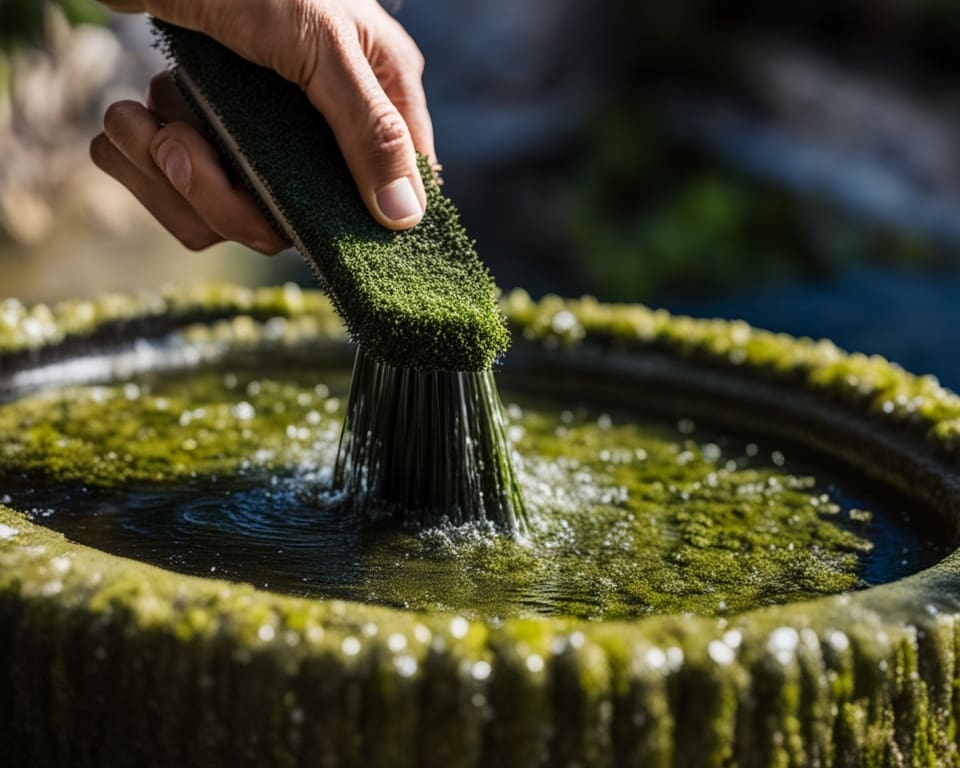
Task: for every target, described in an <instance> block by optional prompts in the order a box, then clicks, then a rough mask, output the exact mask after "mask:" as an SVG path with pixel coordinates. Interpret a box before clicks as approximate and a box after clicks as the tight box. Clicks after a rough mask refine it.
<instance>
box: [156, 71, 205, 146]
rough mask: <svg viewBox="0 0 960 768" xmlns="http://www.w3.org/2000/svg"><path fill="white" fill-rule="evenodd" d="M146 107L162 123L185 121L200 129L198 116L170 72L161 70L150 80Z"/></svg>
mask: <svg viewBox="0 0 960 768" xmlns="http://www.w3.org/2000/svg"><path fill="white" fill-rule="evenodd" d="M147 109H149V110H150V111H151V112H153V113H154V114H155V115H156V116H157V117H159V118H160V120H161V121H162V122H164V123H177V122H180V123H187V124H188V125H192V126H193V127H194V128H196V129H197V130H198V131H199V130H201V125H202V124H201V121H200V118H199V117H197V114H196V113H195V112H194V111H193V110H192V109H191V108H190V105H189V104H187V102H186V100H185V99H184V98H183V95H182V94H181V93H180V89H179V88H178V87H177V82H176V80H174V79H173V73H171V72H161V73H160V74H158V75H156V76H155V77H154V78H153V79H152V80H151V81H150V87H149V88H148V89H147Z"/></svg>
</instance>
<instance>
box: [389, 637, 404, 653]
mask: <svg viewBox="0 0 960 768" xmlns="http://www.w3.org/2000/svg"><path fill="white" fill-rule="evenodd" d="M406 647H407V638H406V636H405V635H401V634H400V633H399V632H394V633H393V634H392V635H390V637H388V638H387V648H389V649H390V650H391V651H392V652H393V653H400V651H402V650H404V649H405V648H406Z"/></svg>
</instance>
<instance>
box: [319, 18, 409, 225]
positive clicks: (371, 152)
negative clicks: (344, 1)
mask: <svg viewBox="0 0 960 768" xmlns="http://www.w3.org/2000/svg"><path fill="white" fill-rule="evenodd" d="M306 91H307V95H308V96H309V97H310V99H311V101H312V102H313V103H314V105H315V106H316V107H317V108H318V109H319V110H320V111H321V112H322V113H323V115H324V117H326V119H327V122H328V123H329V124H330V127H331V128H332V129H333V132H334V134H335V135H336V137H337V142H338V143H339V145H340V149H341V150H342V151H343V156H344V158H345V159H346V161H347V165H348V166H349V168H350V172H351V173H352V174H353V177H354V179H355V180H356V182H357V187H358V189H359V190H360V195H361V197H362V198H363V200H364V202H365V203H366V205H367V208H368V209H369V210H370V213H371V214H372V215H373V217H374V218H375V219H376V220H377V221H378V222H380V224H382V225H383V226H385V227H387V228H388V229H395V230H397V229H407V228H409V227H412V226H414V225H415V224H417V223H418V222H419V221H420V219H421V218H422V217H423V212H424V210H425V207H426V193H425V192H424V189H423V181H422V180H421V178H420V173H419V170H418V169H417V162H416V153H415V151H414V144H413V138H412V136H411V134H410V130H409V128H408V127H407V123H406V121H405V120H404V119H403V116H402V115H401V114H400V111H399V109H398V108H397V107H396V106H395V105H394V104H393V102H392V101H391V100H390V97H389V96H388V95H387V94H386V92H385V91H384V89H383V87H382V86H381V85H380V83H379V81H378V80H377V77H376V74H375V73H374V71H373V69H372V68H371V66H370V63H369V62H368V61H367V58H366V56H365V55H364V53H363V51H362V49H361V48H360V44H359V42H358V40H357V39H356V38H355V37H352V36H349V35H348V36H346V37H344V38H342V39H339V40H338V41H337V43H336V45H334V46H333V47H330V48H327V49H325V50H324V51H323V55H322V56H321V59H320V62H319V66H318V67H317V70H316V74H315V75H314V76H313V77H311V78H310V79H309V81H308V83H307V87H306Z"/></svg>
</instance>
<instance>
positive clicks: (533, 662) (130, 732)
mask: <svg viewBox="0 0 960 768" xmlns="http://www.w3.org/2000/svg"><path fill="white" fill-rule="evenodd" d="M511 302H516V304H515V305H514V306H512V307H511ZM505 307H506V311H507V314H508V316H509V317H510V318H511V320H512V321H513V322H514V324H515V327H517V328H518V329H520V330H521V332H524V333H526V331H525V329H533V330H532V331H530V332H529V333H526V335H527V336H528V337H529V338H531V339H533V340H540V341H542V343H544V344H547V345H551V344H557V345H559V344H569V343H575V342H576V341H577V338H575V337H576V336H577V334H578V333H580V336H579V338H583V337H585V336H586V337H592V338H594V339H596V340H599V341H603V342H605V343H611V344H614V345H619V346H622V347H624V348H628V349H629V348H637V347H642V346H643V345H654V346H655V347H656V348H658V349H672V350H674V351H675V352H676V354H683V355H686V354H692V355H697V356H700V357H701V358H702V359H707V360H714V361H715V362H716V363H717V364H718V365H721V364H722V365H733V366H738V367H741V368H743V369H744V370H748V371H750V373H749V374H747V375H761V376H765V377H768V378H771V379H772V380H777V378H778V377H780V378H782V380H783V381H784V382H791V383H794V384H795V383H797V382H799V384H800V386H803V387H807V388H810V389H811V390H812V391H817V392H821V393H823V394H824V396H827V397H832V398H835V399H836V400H837V401H838V402H841V403H842V404H843V407H846V408H856V409H858V410H859V411H861V412H864V413H868V414H869V415H870V416H871V418H874V417H875V418H877V419H879V420H881V421H883V420H884V419H887V420H890V423H891V424H894V425H899V427H898V428H900V429H905V430H906V431H908V432H910V433H911V434H922V435H923V436H924V439H925V440H927V441H928V443H927V445H928V447H929V449H930V450H931V451H938V452H939V451H940V450H941V449H944V451H945V452H947V453H949V451H950V450H951V449H952V443H951V441H950V440H946V441H942V442H938V441H940V438H941V437H942V436H943V435H949V434H951V429H953V427H949V426H948V427H946V428H942V429H941V428H940V427H941V426H942V425H944V424H948V425H949V423H950V422H951V421H952V420H954V419H955V418H956V416H955V413H956V412H955V410H954V409H956V408H957V403H956V398H955V396H953V395H951V394H950V393H948V392H946V391H943V390H938V388H937V386H936V383H935V382H933V381H931V380H929V379H917V378H916V377H912V376H911V375H910V374H906V373H904V372H902V371H900V370H899V369H897V368H896V367H894V366H890V365H889V364H887V363H885V362H884V361H881V360H878V359H873V358H871V359H866V358H864V359H863V360H861V359H859V358H857V356H848V355H845V354H844V353H841V352H839V351H838V350H836V349H835V348H833V347H832V345H829V343H828V342H808V341H803V340H793V339H789V338H786V337H775V336H773V335H771V334H766V335H765V334H763V332H757V331H753V330H752V329H749V328H747V329H746V330H742V327H741V326H740V325H738V324H731V323H719V321H718V322H708V323H704V322H702V321H687V320H683V319H671V318H669V317H664V316H663V315H662V314H661V313H656V312H650V310H644V309H642V308H635V307H624V308H609V307H604V306H603V305H599V304H596V303H595V302H590V301H589V300H584V301H581V302H580V303H577V302H572V303H571V302H562V301H560V300H553V299H547V300H545V301H544V302H541V303H540V304H534V303H532V302H525V301H523V300H522V296H520V297H519V298H518V295H517V294H514V296H512V297H511V298H510V299H508V300H507V301H506V303H505ZM563 312H566V313H568V315H569V317H568V316H567V315H563V314H560V313H563ZM294 314H296V313H294ZM558 315H559V317H558ZM648 319H650V321H651V322H652V323H653V326H652V327H653V328H654V332H652V333H649V334H646V335H645V332H644V331H643V328H642V327H641V326H643V327H646V326H644V325H643V324H644V323H647V320H648ZM578 328H579V329H580V331H579V332H578V330H577V329H578ZM638 328H640V330H638ZM657 328H659V330H657ZM549 339H553V341H550V340H549ZM725 339H726V341H725ZM58 343H60V342H58ZM740 349H743V350H744V351H745V354H746V358H742V357H741V355H740V354H738V353H737V350H740ZM0 362H2V359H0ZM853 371H857V372H858V373H853ZM851 376H855V377H856V378H857V382H858V383H857V384H856V385H855V384H854V383H853V382H852V380H851V378H850V377H851ZM831 382H833V383H831ZM864 382H868V383H869V384H870V386H869V387H867V386H864V385H863V383H864ZM826 387H833V389H828V390H825V388H826ZM907 391H910V392H915V393H917V394H915V395H914V396H913V398H914V399H913V405H912V406H910V407H909V408H908V406H907V405H903V404H902V403H901V402H900V400H899V399H897V398H899V394H902V393H903V392H907ZM890 396H893V397H894V398H895V399H894V402H895V408H894V409H887V408H885V407H883V403H885V402H887V399H886V398H888V397H890ZM878 406H879V407H878ZM896 406H902V408H903V409H904V410H902V411H897V408H896ZM958 574H960V558H958V556H957V555H956V554H954V555H952V556H950V557H949V558H947V559H946V560H945V561H943V562H942V563H940V564H938V565H937V566H935V567H934V568H931V569H929V570H927V571H925V572H923V573H920V574H917V575H915V576H912V577H910V578H908V579H905V580H903V581H901V582H898V583H895V584H890V585H886V586H883V587H877V588H874V589H870V590H867V591H864V592H862V593H856V594H852V595H841V596H837V597H832V598H826V599H823V600H818V601H815V602H809V603H801V604H794V605H789V606H783V607H776V608H768V609H762V610H758V611H753V612H750V613H747V614H744V615H741V616H738V617H735V618H733V619H729V620H727V619H704V618H694V617H684V616H668V617H651V618H648V619H644V620H640V621H637V622H633V623H576V622H570V621H560V620H552V619H540V620H524V621H509V622H505V623H503V624H502V625H496V624H485V623H482V622H477V621H467V620H465V619H464V618H461V617H456V616H449V615H447V616H421V615H415V614H411V613H407V612H404V611H398V610H391V609H387V608H378V607H372V606H363V605H358V604H352V603H343V602H338V601H313V600H299V599H295V598H289V597H285V596H281V595H277V594H273V593H268V592H261V591H257V590H255V589H253V588H251V587H246V586H242V585H236V584H230V583H226V582H222V581H214V580H208V579H198V578H192V577H187V576H181V575H179V574H173V573H169V572H166V571H163V570H161V569H157V568H154V567H151V566H147V565H145V564H142V563H139V562H135V561H131V560H125V559H122V558H118V557H115V556H112V555H107V554H105V553H102V552H99V551H96V550H92V549H89V548H86V547H82V546H79V545H76V544H73V543H70V542H68V541H66V540H65V539H64V538H63V537H62V536H60V535H59V534H57V533H55V532H52V531H50V530H49V529H45V528H43V527H41V526H36V525H34V524H32V523H30V522H29V521H27V520H26V519H25V518H24V517H23V516H22V515H20V514H18V513H16V512H14V511H12V510H9V509H6V508H0V660H2V662H0V764H10V765H21V764H22V765H36V766H47V765H75V766H83V765H103V764H110V765H117V766H123V765H128V764H129V765H138V766H153V765H158V766H159V765H171V764H180V765H183V766H192V765H197V766H200V765H202V766H217V765H224V766H226V765H230V766H235V765H258V766H262V765H282V766H299V765H375V766H378V765H384V766H386V765H391V766H392V765H401V766H402V765H409V766H432V765H438V766H439V765H444V766H489V765H494V764H508V765H531V766H533V765H542V764H548V765H558V766H559V765H570V764H574V763H579V764H583V765H591V766H605V765H644V766H646V765H652V766H668V765H690V766H714V765H715V766H721V765H723V766H727V765H743V766H767V765H770V766H808V765H817V764H820V765H827V766H829V765H844V766H846V765H858V766H859V765H863V766H870V765H955V764H960V756H958V752H957V746H956V733H957V730H956V726H957V718H958V713H960V696H958V694H957V693H956V691H957V690H960V671H958V668H957V648H958V647H960V646H958V635H957V621H958V617H960V576H958Z"/></svg>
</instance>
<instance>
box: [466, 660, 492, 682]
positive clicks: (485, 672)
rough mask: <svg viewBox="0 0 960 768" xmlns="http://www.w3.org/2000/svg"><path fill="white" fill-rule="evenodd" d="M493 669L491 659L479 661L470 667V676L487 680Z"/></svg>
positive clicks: (479, 679)
mask: <svg viewBox="0 0 960 768" xmlns="http://www.w3.org/2000/svg"><path fill="white" fill-rule="evenodd" d="M492 671H493V667H491V666H490V662H489V661H477V662H475V663H474V664H473V666H472V667H470V677H472V678H473V679H474V680H478V681H481V680H486V679H487V678H488V677H490V673H491V672H492Z"/></svg>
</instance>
